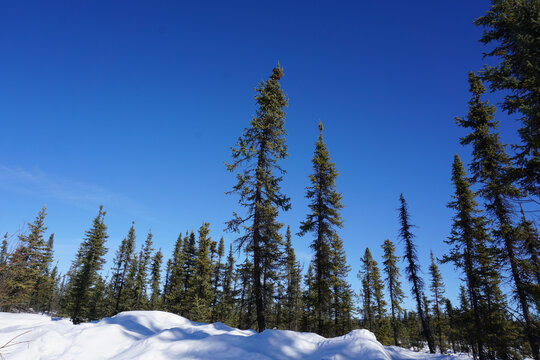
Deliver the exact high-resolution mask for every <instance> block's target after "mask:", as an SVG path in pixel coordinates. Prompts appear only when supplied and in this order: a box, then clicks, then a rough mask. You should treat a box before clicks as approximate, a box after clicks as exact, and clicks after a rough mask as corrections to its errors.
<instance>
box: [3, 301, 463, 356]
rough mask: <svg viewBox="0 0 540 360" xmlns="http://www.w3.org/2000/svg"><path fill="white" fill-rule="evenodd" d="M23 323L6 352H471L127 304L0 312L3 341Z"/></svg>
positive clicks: (362, 334) (361, 333)
mask: <svg viewBox="0 0 540 360" xmlns="http://www.w3.org/2000/svg"><path fill="white" fill-rule="evenodd" d="M29 330H30V331H29ZM26 331H29V332H28V333H26V334H24V335H22V336H20V337H18V338H16V339H14V340H13V341H12V342H11V343H10V344H9V346H8V347H7V348H4V349H0V354H1V355H3V356H4V358H5V359H6V360H22V359H24V360H28V359H36V360H37V359H42V360H45V359H47V360H50V359H65V360H71V359H73V360H75V359H76V360H86V359H100V360H101V359H115V360H133V359H149V360H161V359H175V360H177V359H182V360H189V359H203V360H207V359H208V360H218V359H231V360H232V359H235V360H238V359H250V360H258V359H261V360H262V359H310V360H322V359H334V360H347V359H376V360H379V359H380V360H401V359H432V360H443V359H445V360H446V359H448V360H450V359H452V360H465V359H468V358H467V357H455V356H443V355H428V354H425V353H416V352H412V351H409V350H405V349H401V348H397V347H392V346H382V345H381V344H380V343H379V342H378V341H377V340H376V339H375V336H374V335H373V333H371V332H369V331H367V330H354V331H352V332H350V333H349V334H347V335H345V336H341V337H336V338H330V339H327V338H324V337H322V336H319V335H317V334H313V333H300V332H294V331H284V330H266V331H264V332H262V333H261V334H257V333H256V332H254V331H251V330H238V329H234V328H231V327H228V326H226V325H223V324H222V323H215V324H202V323H195V322H192V321H189V320H188V319H186V318H183V317H181V316H178V315H174V314H171V313H167V312H161V311H128V312H123V313H120V314H118V315H116V316H113V317H111V318H105V319H103V320H101V321H99V322H96V323H88V324H81V325H73V324H72V323H71V322H70V321H69V320H67V319H55V318H53V319H51V317H48V316H44V315H35V314H9V313H0V347H1V346H2V345H4V344H6V343H7V342H9V341H10V340H11V339H13V338H14V337H15V336H17V335H20V334H22V333H24V332H26ZM17 342H23V343H19V344H15V343H17ZM0 358H1V357H0Z"/></svg>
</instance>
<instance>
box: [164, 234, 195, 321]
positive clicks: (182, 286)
mask: <svg viewBox="0 0 540 360" xmlns="http://www.w3.org/2000/svg"><path fill="white" fill-rule="evenodd" d="M193 242H194V239H193ZM188 243H189V237H188V234H187V233H186V236H185V238H184V237H183V236H182V233H180V234H179V235H178V238H177V239H176V243H175V244H174V252H173V256H172V259H169V263H168V264H167V269H168V270H167V273H168V274H169V276H168V277H167V281H166V283H167V289H166V292H165V293H164V300H165V303H166V305H167V309H168V311H171V312H174V313H177V314H182V315H185V314H184V313H183V312H182V308H183V307H184V305H185V301H184V300H185V296H186V288H187V280H186V262H187V261H188V260H187V253H186V250H187V247H188ZM194 246H195V244H194V243H193V247H194ZM190 255H192V256H194V255H195V249H193V252H192V253H190ZM189 261H190V264H191V263H192V262H193V259H190V260H189ZM190 271H191V269H190Z"/></svg>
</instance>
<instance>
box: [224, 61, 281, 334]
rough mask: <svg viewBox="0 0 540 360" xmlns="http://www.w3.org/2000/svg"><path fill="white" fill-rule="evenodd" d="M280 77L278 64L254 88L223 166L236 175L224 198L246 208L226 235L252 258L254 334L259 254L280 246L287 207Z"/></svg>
mask: <svg viewBox="0 0 540 360" xmlns="http://www.w3.org/2000/svg"><path fill="white" fill-rule="evenodd" d="M282 76H283V68H281V66H280V65H279V63H278V65H277V67H276V68H274V69H273V71H272V75H271V76H270V78H269V79H268V80H266V81H263V82H261V83H259V85H258V86H257V88H256V91H257V94H256V96H255V99H256V101H257V105H258V107H259V108H258V110H257V113H256V116H255V117H254V118H253V119H252V120H251V124H250V125H251V126H250V127H249V128H247V129H245V130H244V132H243V133H242V136H240V138H239V139H238V143H237V144H236V146H235V147H233V148H232V157H233V161H232V162H231V163H228V164H226V165H227V170H229V171H230V172H234V171H238V172H237V184H236V185H235V186H234V187H233V190H232V191H230V192H229V193H237V194H238V195H240V200H239V203H240V205H241V206H242V207H244V208H246V209H247V214H246V215H245V216H240V215H239V214H238V213H236V212H234V213H233V219H232V220H230V221H229V222H227V230H228V231H234V232H239V231H242V232H243V235H241V236H240V237H239V238H238V240H237V242H238V245H239V248H242V247H244V248H246V249H247V250H248V251H249V252H251V253H252V254H253V272H252V278H253V287H254V289H253V291H254V295H255V305H256V312H257V329H258V331H259V332H261V331H263V330H264V329H266V318H265V308H266V305H267V304H265V303H264V296H263V295H264V294H263V291H264V289H263V284H262V275H263V264H265V262H266V259H267V258H268V257H272V256H273V254H268V253H267V251H265V249H273V248H274V247H273V246H271V244H272V243H275V242H278V243H280V242H281V235H280V234H279V229H280V228H281V227H282V224H280V223H279V222H278V221H277V215H278V211H279V210H284V211H286V210H288V209H289V208H290V204H289V198H288V197H287V196H285V195H284V194H282V193H281V190H280V182H281V181H282V176H281V175H282V174H284V173H285V171H284V170H283V169H282V168H281V167H280V166H279V164H278V162H279V160H282V159H284V158H285V157H286V156H287V147H286V145H285V136H286V134H287V132H286V131H285V128H284V125H285V112H284V108H285V107H286V106H287V99H286V97H285V94H284V93H283V90H282V89H281V86H280V84H279V80H280V79H281V77H282Z"/></svg>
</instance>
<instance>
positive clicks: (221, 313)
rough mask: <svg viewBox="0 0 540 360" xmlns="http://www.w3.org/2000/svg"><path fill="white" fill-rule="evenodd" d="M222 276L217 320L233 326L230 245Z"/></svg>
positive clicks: (233, 277)
mask: <svg viewBox="0 0 540 360" xmlns="http://www.w3.org/2000/svg"><path fill="white" fill-rule="evenodd" d="M224 270H225V271H224V274H223V292H222V296H221V298H220V301H219V304H218V306H217V307H218V312H217V320H218V321H221V322H224V323H227V324H229V325H234V324H235V323H234V312H233V310H234V300H235V293H234V283H235V274H234V256H233V248H232V244H231V245H230V249H229V255H228V256H227V263H226V264H225V268H224Z"/></svg>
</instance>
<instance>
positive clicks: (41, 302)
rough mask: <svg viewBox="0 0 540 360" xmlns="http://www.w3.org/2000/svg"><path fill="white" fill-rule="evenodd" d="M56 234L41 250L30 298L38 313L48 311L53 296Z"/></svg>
mask: <svg viewBox="0 0 540 360" xmlns="http://www.w3.org/2000/svg"><path fill="white" fill-rule="evenodd" d="M53 244H54V234H51V235H50V236H49V240H48V241H47V242H46V245H45V247H44V248H42V250H41V254H40V256H39V261H38V273H37V276H36V279H35V285H34V290H33V291H32V295H31V298H30V307H31V308H33V309H34V310H37V311H46V310H48V307H49V303H50V298H51V296H52V291H53V286H54V280H55V279H54V278H53V277H51V268H50V267H51V263H52V261H53Z"/></svg>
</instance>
